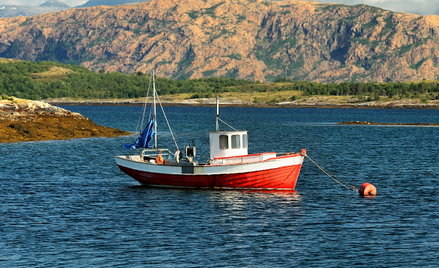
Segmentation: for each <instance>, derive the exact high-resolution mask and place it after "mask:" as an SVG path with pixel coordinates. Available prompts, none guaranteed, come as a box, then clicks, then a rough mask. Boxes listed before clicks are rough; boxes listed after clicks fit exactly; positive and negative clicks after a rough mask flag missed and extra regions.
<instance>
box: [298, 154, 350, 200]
mask: <svg viewBox="0 0 439 268" xmlns="http://www.w3.org/2000/svg"><path fill="white" fill-rule="evenodd" d="M305 156H306V157H307V158H308V159H309V160H310V161H311V162H312V163H313V164H314V165H316V166H317V167H318V168H319V169H320V170H321V171H322V172H323V173H325V174H326V175H328V177H330V178H331V179H333V180H334V181H336V182H337V183H339V184H340V185H341V186H343V187H345V188H346V189H348V190H351V191H354V192H358V189H357V188H356V187H355V186H353V185H350V183H348V182H346V181H344V180H342V179H340V178H339V177H337V176H335V175H334V174H332V173H331V172H329V171H328V170H326V169H325V168H323V167H322V166H320V165H319V164H317V163H316V162H315V161H314V160H312V159H311V158H310V157H309V156H308V155H305Z"/></svg>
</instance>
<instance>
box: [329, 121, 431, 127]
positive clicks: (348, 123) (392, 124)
mask: <svg viewBox="0 0 439 268" xmlns="http://www.w3.org/2000/svg"><path fill="white" fill-rule="evenodd" d="M338 125H378V126H439V124H434V123H375V122H367V121H349V122H340V123H338Z"/></svg>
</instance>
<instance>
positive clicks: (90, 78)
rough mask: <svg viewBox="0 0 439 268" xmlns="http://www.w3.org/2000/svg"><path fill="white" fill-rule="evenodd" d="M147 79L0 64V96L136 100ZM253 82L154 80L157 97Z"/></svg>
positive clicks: (54, 65) (214, 90)
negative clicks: (157, 91) (158, 95)
mask: <svg viewBox="0 0 439 268" xmlns="http://www.w3.org/2000/svg"><path fill="white" fill-rule="evenodd" d="M149 80H150V78H149V76H145V75H143V73H141V72H137V73H136V74H122V73H118V72H115V73H108V72H105V70H101V71H100V72H99V73H94V72H92V71H90V70H88V69H86V68H83V67H80V66H76V65H65V64H61V63H57V62H46V61H44V62H26V61H0V94H4V95H9V96H15V97H17V98H25V99H33V100H39V99H47V98H63V97H70V98H82V99H96V98H100V99H108V98H138V97H144V96H145V95H146V90H147V88H148V84H149ZM248 84H254V82H250V81H244V80H236V79H232V78H201V79H195V80H171V79H166V78H157V79H156V86H157V88H158V89H159V92H160V94H162V95H166V94H179V93H209V92H211V93H221V92H227V91H233V88H232V87H235V86H241V85H248Z"/></svg>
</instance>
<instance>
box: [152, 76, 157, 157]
mask: <svg viewBox="0 0 439 268" xmlns="http://www.w3.org/2000/svg"><path fill="white" fill-rule="evenodd" d="M152 95H153V110H154V114H153V119H154V133H155V135H154V148H155V149H156V150H157V109H156V104H155V98H156V92H155V77H154V70H152Z"/></svg>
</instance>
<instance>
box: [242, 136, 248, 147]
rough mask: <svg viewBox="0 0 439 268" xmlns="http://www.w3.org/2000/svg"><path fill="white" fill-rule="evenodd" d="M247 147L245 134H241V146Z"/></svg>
mask: <svg viewBox="0 0 439 268" xmlns="http://www.w3.org/2000/svg"><path fill="white" fill-rule="evenodd" d="M247 147H248V143H247V134H244V135H242V148H247Z"/></svg>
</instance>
